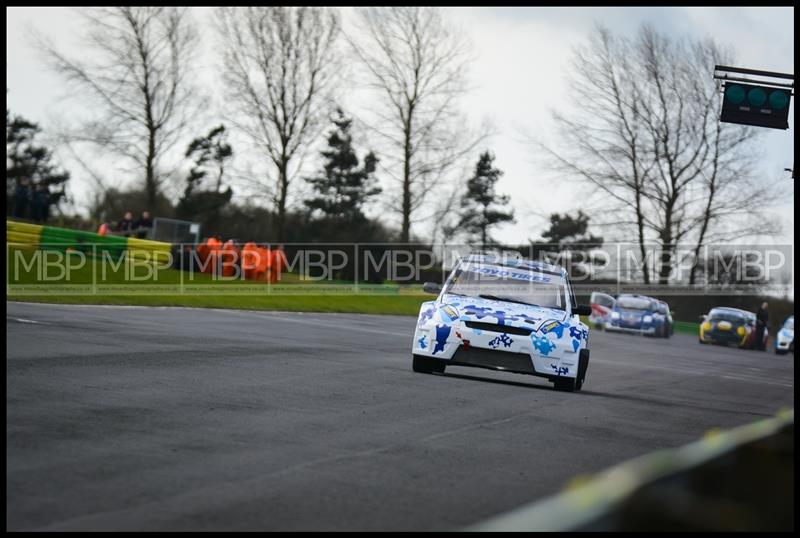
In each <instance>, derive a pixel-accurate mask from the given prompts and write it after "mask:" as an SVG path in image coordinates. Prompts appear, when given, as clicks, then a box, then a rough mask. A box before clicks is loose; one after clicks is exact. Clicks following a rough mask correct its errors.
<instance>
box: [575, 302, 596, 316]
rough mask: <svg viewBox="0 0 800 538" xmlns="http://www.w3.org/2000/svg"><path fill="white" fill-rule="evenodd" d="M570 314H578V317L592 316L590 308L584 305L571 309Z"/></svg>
mask: <svg viewBox="0 0 800 538" xmlns="http://www.w3.org/2000/svg"><path fill="white" fill-rule="evenodd" d="M572 313H573V314H578V315H579V316H590V315H591V314H592V307H591V306H589V305H586V304H579V305H577V306H576V307H575V308H573V309H572Z"/></svg>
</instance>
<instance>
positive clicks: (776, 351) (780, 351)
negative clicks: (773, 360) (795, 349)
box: [775, 349, 786, 355]
mask: <svg viewBox="0 0 800 538" xmlns="http://www.w3.org/2000/svg"><path fill="white" fill-rule="evenodd" d="M775 354H776V355H786V350H785V349H776V350H775Z"/></svg>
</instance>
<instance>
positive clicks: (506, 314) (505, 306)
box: [440, 294, 567, 331]
mask: <svg viewBox="0 0 800 538" xmlns="http://www.w3.org/2000/svg"><path fill="white" fill-rule="evenodd" d="M445 306H450V307H452V308H453V309H454V310H455V311H454V312H450V314H451V315H452V316H454V317H457V319H459V320H461V321H480V322H483V323H495V324H498V325H508V326H510V327H525V328H529V329H533V330H534V331H536V330H538V329H539V328H540V327H541V326H542V325H543V324H545V323H547V322H550V321H558V322H564V321H565V320H566V319H567V313H566V312H565V311H563V310H557V309H554V308H545V307H541V306H533V305H524V304H519V303H510V302H506V301H496V300H491V299H483V298H481V297H464V296H461V295H451V294H445V295H443V296H442V307H441V308H440V309H442V310H445V311H446V310H447V309H446V308H444V307H445ZM453 321H455V320H453Z"/></svg>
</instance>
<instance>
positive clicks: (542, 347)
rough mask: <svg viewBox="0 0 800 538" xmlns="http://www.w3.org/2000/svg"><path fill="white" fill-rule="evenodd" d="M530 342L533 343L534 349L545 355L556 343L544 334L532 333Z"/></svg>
mask: <svg viewBox="0 0 800 538" xmlns="http://www.w3.org/2000/svg"><path fill="white" fill-rule="evenodd" d="M531 342H532V343H533V347H534V349H536V350H537V351H538V352H539V353H541V354H542V355H544V356H545V357H546V356H547V355H549V354H550V352H551V351H553V350H554V349H555V348H556V345H555V344H554V343H553V342H551V341H550V340H548V339H547V338H546V337H544V336H536V335H533V334H532V335H531Z"/></svg>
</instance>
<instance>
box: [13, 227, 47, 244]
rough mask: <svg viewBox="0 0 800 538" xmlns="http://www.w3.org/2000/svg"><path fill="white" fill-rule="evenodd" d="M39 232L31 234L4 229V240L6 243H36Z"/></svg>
mask: <svg viewBox="0 0 800 538" xmlns="http://www.w3.org/2000/svg"><path fill="white" fill-rule="evenodd" d="M39 237H40V236H39V234H32V233H26V232H12V231H11V230H8V231H6V242H8V243H25V244H27V245H38V244H39Z"/></svg>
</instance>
